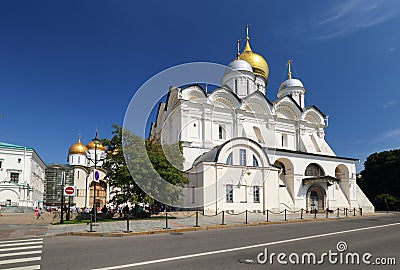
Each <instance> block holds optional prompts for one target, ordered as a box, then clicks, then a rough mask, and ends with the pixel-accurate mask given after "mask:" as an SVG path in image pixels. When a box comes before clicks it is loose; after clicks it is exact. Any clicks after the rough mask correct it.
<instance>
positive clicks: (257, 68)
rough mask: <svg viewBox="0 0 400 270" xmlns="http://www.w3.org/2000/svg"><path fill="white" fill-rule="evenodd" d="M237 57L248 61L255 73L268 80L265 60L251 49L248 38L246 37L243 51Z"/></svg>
mask: <svg viewBox="0 0 400 270" xmlns="http://www.w3.org/2000/svg"><path fill="white" fill-rule="evenodd" d="M239 59H240V60H245V61H246V62H248V63H249V64H250V65H251V67H252V68H253V73H254V74H255V75H258V76H262V77H264V78H265V79H266V80H268V75H269V68H268V64H267V61H265V59H264V57H262V56H261V55H259V54H256V53H254V52H253V51H252V50H251V48H250V43H249V39H248V38H246V45H245V46H244V49H243V52H242V53H241V54H240V55H239Z"/></svg>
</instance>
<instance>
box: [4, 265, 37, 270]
mask: <svg viewBox="0 0 400 270" xmlns="http://www.w3.org/2000/svg"><path fill="white" fill-rule="evenodd" d="M7 270H40V265H28V266H22V267H14V268H7Z"/></svg>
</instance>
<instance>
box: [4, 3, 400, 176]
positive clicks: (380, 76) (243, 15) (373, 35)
mask: <svg viewBox="0 0 400 270" xmlns="http://www.w3.org/2000/svg"><path fill="white" fill-rule="evenodd" d="M247 23H250V24H251V27H250V37H251V45H252V49H253V50H254V51H255V52H257V53H259V54H261V55H263V56H264V57H265V58H266V59H267V61H268V64H269V67H270V77H269V83H268V87H267V97H268V98H269V99H270V100H274V99H276V92H277V89H278V87H279V84H280V83H281V82H282V81H283V80H284V79H285V63H286V61H287V60H288V59H293V60H294V72H293V75H294V77H296V78H300V79H301V80H302V81H303V83H304V85H305V87H306V89H307V93H306V105H308V106H310V105H316V106H318V107H319V108H320V109H321V110H322V111H323V112H324V113H325V114H327V115H329V116H330V118H329V127H328V128H327V129H326V139H327V141H328V142H329V143H330V145H331V146H332V148H333V150H334V151H335V152H336V154H337V155H339V156H348V157H355V158H359V159H360V160H361V163H360V164H359V165H358V168H359V169H360V168H362V163H363V162H364V160H365V158H366V157H367V156H368V155H369V154H370V153H373V152H376V151H381V150H385V149H394V148H398V147H399V143H400V118H399V117H398V115H400V89H399V88H400V86H399V84H398V81H397V80H398V77H399V76H398V74H399V71H400V65H399V57H400V34H399V30H398V29H399V26H400V1H396V0H386V1H372V0H351V1H305V0H303V1H295V0H294V1H196V2H194V1H141V2H139V1H122V0H121V1H78V0H76V1H1V2H0V38H1V39H0V96H1V98H0V104H1V106H0V141H5V142H8V143H15V144H20V145H27V146H31V147H34V148H35V149H36V151H37V152H38V153H39V155H40V156H41V157H42V159H43V160H44V161H45V162H49V163H55V162H56V163H58V162H65V161H66V156H67V152H68V148H69V146H70V145H71V144H73V143H74V142H76V140H77V136H78V133H79V132H81V134H82V140H83V141H84V142H85V143H87V142H89V141H90V139H92V138H93V136H94V133H95V129H96V128H98V129H99V134H100V137H110V136H111V131H112V128H111V125H112V124H114V123H116V124H119V125H121V124H122V121H123V117H124V113H125V110H126V108H127V106H128V104H129V102H130V99H131V98H132V96H133V95H134V93H135V90H136V89H138V88H139V87H140V85H142V84H143V83H144V82H145V81H146V80H148V79H149V78H150V77H151V76H153V75H155V74H156V73H158V72H160V71H162V70H164V69H166V68H169V67H172V66H174V65H177V64H182V63H188V62H194V61H210V62H215V63H220V64H227V63H229V62H230V61H231V60H232V59H233V58H234V57H235V54H236V40H237V39H238V38H241V39H242V40H244V34H245V33H244V26H245V25H246V24H247Z"/></svg>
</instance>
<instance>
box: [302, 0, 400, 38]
mask: <svg viewBox="0 0 400 270" xmlns="http://www.w3.org/2000/svg"><path fill="white" fill-rule="evenodd" d="M326 9H328V11H326V12H324V13H322V14H321V15H320V16H318V17H317V18H316V19H315V20H314V21H313V22H312V26H309V27H304V26H303V27H302V29H303V31H312V32H316V35H317V38H318V39H333V38H338V37H343V36H347V35H349V34H351V33H354V32H357V31H359V30H361V29H365V28H369V27H373V26H375V25H378V24H381V23H383V22H386V21H388V20H390V19H392V18H394V17H397V16H399V15H400V1H398V0H385V1H380V0H350V1H346V2H344V3H343V4H341V5H337V6H334V7H331V8H326Z"/></svg>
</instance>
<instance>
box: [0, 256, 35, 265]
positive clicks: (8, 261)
mask: <svg viewBox="0 0 400 270" xmlns="http://www.w3.org/2000/svg"><path fill="white" fill-rule="evenodd" d="M40 260H41V257H31V258H22V259H12V260H5V261H0V265H2V264H10V263H22V262H32V261H40Z"/></svg>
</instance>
